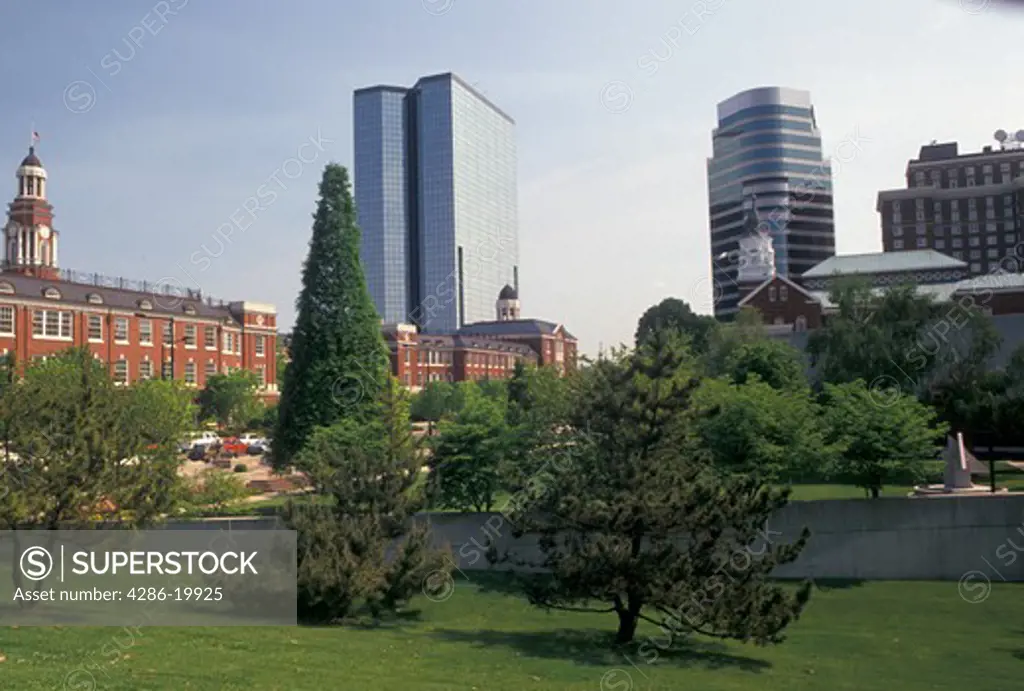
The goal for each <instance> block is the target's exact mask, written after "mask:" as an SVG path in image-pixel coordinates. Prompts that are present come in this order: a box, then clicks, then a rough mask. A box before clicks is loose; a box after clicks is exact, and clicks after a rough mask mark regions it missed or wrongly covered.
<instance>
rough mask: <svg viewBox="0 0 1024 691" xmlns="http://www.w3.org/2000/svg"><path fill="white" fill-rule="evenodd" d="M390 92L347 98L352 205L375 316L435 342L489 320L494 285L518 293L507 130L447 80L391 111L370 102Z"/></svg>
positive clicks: (491, 109)
mask: <svg viewBox="0 0 1024 691" xmlns="http://www.w3.org/2000/svg"><path fill="white" fill-rule="evenodd" d="M389 88H390V87H376V88H374V89H367V90H361V91H358V92H356V147H355V148H356V173H355V177H356V181H355V186H356V200H357V203H358V204H359V219H360V226H361V228H362V230H363V250H364V254H363V261H364V264H365V265H366V267H367V269H366V273H367V281H368V282H369V283H370V292H371V294H372V295H373V298H374V301H375V303H376V304H377V309H378V310H379V311H381V315H382V317H383V318H384V319H385V321H388V322H412V323H416V324H418V325H419V326H420V327H421V328H422V329H423V330H424V331H427V332H434V333H442V332H451V331H455V330H457V329H458V328H459V327H460V326H462V325H464V324H468V323H472V322H477V321H490V320H493V319H494V317H495V300H496V299H497V296H498V293H499V292H500V291H501V289H502V287H504V286H505V285H506V284H510V285H512V286H513V287H515V288H516V289H517V290H518V288H519V286H518V254H519V248H518V218H517V188H516V168H517V160H516V144H515V123H514V122H513V121H512V119H511V118H509V117H508V116H507V115H506V114H504V113H503V112H502V111H501V110H499V109H498V108H497V107H495V106H494V105H493V104H491V103H490V102H489V101H488V100H487V99H486V98H485V97H484V96H482V95H481V94H479V93H478V92H476V91H475V90H474V89H473V88H472V87H470V86H469V85H467V84H466V83H465V82H463V81H462V80H461V79H459V78H458V77H457V76H454V75H451V74H442V75H435V76H432V77H425V78H423V79H421V80H419V81H418V82H417V83H416V85H415V86H414V87H412V88H411V89H409V90H408V91H404V90H400V89H391V90H390V91H389V92H388V93H389V94H394V95H395V97H396V101H397V100H401V101H402V104H401V106H396V107H394V108H389V104H388V98H389V97H388V96H379V97H378V94H382V93H384V90H385V89H389ZM399 94H401V95H400V96H399ZM361 102H363V105H362V106H360V103H361ZM389 112H390V113H391V115H389ZM377 123H381V124H380V125H379V126H378V124H377ZM399 123H400V124H399ZM399 130H401V133H400V134H399V133H398V131H399ZM361 139H362V140H363V143H362V144H360V140H361ZM398 142H401V143H400V144H398V146H400V147H402V148H403V151H404V154H403V155H401V156H399V155H398V154H397V153H396V151H397V149H396V148H395V147H393V146H392V144H393V143H398ZM371 159H372V160H371ZM399 169H401V171H402V172H401V173H399V172H398V171H399ZM363 188H365V191H363ZM399 189H401V190H402V192H401V195H400V196H402V197H403V200H404V201H403V203H402V204H401V205H400V204H399V203H398V202H397V201H396V200H397V197H398V196H399V195H398V193H397V192H396V194H395V195H392V194H391V191H397V190H399ZM364 197H365V202H364V201H361V200H363V199H364ZM393 201H394V203H393V204H392V202H393ZM364 203H365V204H367V205H369V207H368V208H366V209H364ZM378 209H383V211H380V212H378ZM400 219H404V220H402V221H401V222H402V226H401V229H399V220H400ZM398 273H401V274H402V275H403V276H404V277H405V280H404V282H402V281H397V280H395V279H394V277H395V276H397V275H398ZM371 274H374V275H376V276H377V277H378V278H377V279H375V280H374V281H373V282H371V279H370V275H371Z"/></svg>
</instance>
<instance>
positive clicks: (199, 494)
mask: <svg viewBox="0 0 1024 691" xmlns="http://www.w3.org/2000/svg"><path fill="white" fill-rule="evenodd" d="M191 490H192V492H191V494H192V496H191V498H190V499H191V503H192V504H193V505H195V506H212V507H214V508H216V509H222V508H224V507H225V506H227V505H228V504H232V503H234V502H236V501H238V500H239V499H242V498H243V497H245V496H246V495H247V494H248V492H247V490H246V489H245V486H244V485H243V484H242V481H241V479H240V478H236V477H234V476H232V475H229V474H227V473H224V472H221V471H220V470H215V469H213V468H209V469H207V470H204V471H203V472H202V473H201V474H200V475H199V477H198V478H196V479H195V480H194V481H193V484H192V487H191Z"/></svg>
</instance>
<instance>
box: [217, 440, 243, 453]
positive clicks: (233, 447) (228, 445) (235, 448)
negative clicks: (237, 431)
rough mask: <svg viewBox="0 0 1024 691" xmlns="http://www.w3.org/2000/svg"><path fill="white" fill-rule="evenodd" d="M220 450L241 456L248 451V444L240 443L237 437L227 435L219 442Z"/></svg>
mask: <svg viewBox="0 0 1024 691" xmlns="http://www.w3.org/2000/svg"><path fill="white" fill-rule="evenodd" d="M220 450H221V452H222V453H226V454H229V455H231V456H242V455H245V454H246V453H248V452H249V445H248V444H244V443H242V441H241V440H240V439H238V438H237V437H228V438H227V439H225V440H224V441H222V442H221V443H220Z"/></svg>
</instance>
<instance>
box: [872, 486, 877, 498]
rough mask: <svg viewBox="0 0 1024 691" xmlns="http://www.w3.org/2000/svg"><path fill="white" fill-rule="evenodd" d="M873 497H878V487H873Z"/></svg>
mask: <svg viewBox="0 0 1024 691" xmlns="http://www.w3.org/2000/svg"><path fill="white" fill-rule="evenodd" d="M871 498H872V499H878V487H872V488H871Z"/></svg>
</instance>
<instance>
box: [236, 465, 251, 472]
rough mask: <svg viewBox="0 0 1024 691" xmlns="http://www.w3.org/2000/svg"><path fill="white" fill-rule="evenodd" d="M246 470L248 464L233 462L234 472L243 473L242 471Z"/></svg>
mask: <svg viewBox="0 0 1024 691" xmlns="http://www.w3.org/2000/svg"><path fill="white" fill-rule="evenodd" d="M248 470H249V466H247V465H246V464H245V463H236V464H235V472H236V473H244V472H246V471H248Z"/></svg>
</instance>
